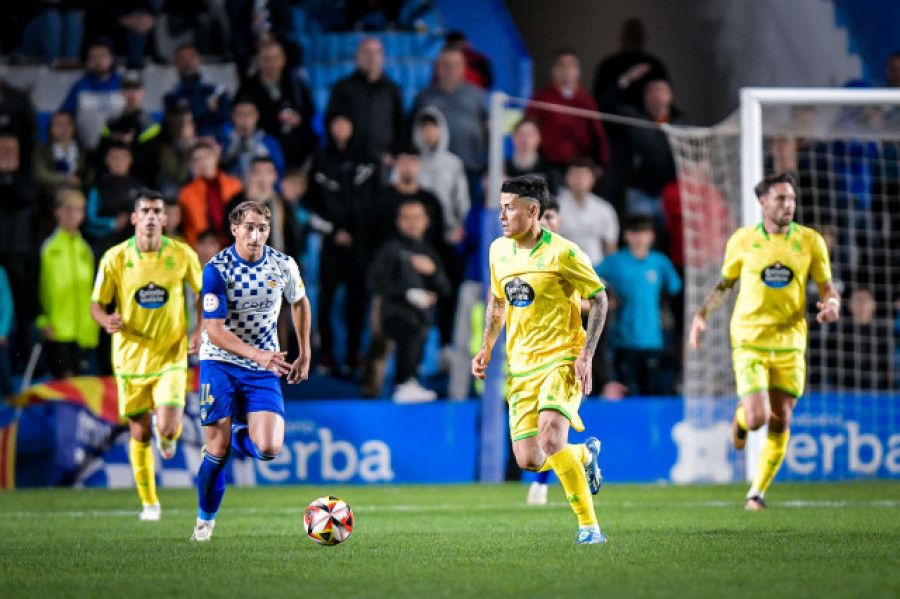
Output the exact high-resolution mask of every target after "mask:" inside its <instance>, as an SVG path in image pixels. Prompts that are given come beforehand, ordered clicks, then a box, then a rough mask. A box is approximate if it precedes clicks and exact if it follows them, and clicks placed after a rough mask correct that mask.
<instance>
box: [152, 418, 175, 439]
mask: <svg viewBox="0 0 900 599" xmlns="http://www.w3.org/2000/svg"><path fill="white" fill-rule="evenodd" d="M156 432H157V433H159V434H160V435H162V436H163V437H167V438H169V439H171V438H172V437H174V436H175V433H176V432H178V423H177V422H173V421H166V422H160V423H159V425H158V426H157V427H156Z"/></svg>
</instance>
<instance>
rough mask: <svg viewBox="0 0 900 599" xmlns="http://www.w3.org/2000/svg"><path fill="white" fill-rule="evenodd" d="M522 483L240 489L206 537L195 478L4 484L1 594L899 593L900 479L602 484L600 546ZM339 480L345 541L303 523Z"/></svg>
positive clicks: (555, 492)
mask: <svg viewBox="0 0 900 599" xmlns="http://www.w3.org/2000/svg"><path fill="white" fill-rule="evenodd" d="M550 491H551V492H550V496H551V497H550V501H551V503H550V505H548V506H546V507H543V506H542V507H534V506H526V505H525V503H524V499H525V494H526V487H525V486H524V485H521V484H505V485H483V486H482V485H460V486H392V487H329V488H322V487H277V488H253V489H249V488H229V489H228V491H227V493H226V495H225V502H224V504H223V507H222V510H221V512H220V513H219V517H218V520H217V523H216V531H215V535H214V536H213V539H212V541H211V542H210V543H207V544H196V543H191V542H189V541H188V538H189V537H190V534H191V531H192V528H193V525H194V517H195V510H196V503H195V502H196V498H195V493H194V492H193V491H191V490H188V489H185V490H168V489H163V490H162V491H161V493H160V496H161V501H162V504H163V519H162V520H161V521H160V522H157V523H151V522H140V521H138V518H137V509H136V506H135V504H136V503H137V496H136V494H135V493H134V491H131V490H128V491H124V490H123V491H109V490H66V489H57V490H19V491H13V492H8V493H2V494H0V597H9V598H25V597H41V598H44V597H92V598H93V597H117V598H118V597H153V598H159V599H169V598H172V597H210V598H211V597H246V598H251V597H253V598H256V597H490V598H491V599H494V598H498V597H516V598H517V599H522V598H524V597H541V598H543V597H572V598H576V597H578V598H580V597H679V598H684V597H727V598H732V597H753V598H754V599H759V598H766V597H772V598H774V597H790V598H792V599H793V598H797V597H816V598H823V597H867V598H869V597H900V483H898V482H865V483H842V484H776V485H775V486H774V487H773V489H772V490H771V491H770V493H769V502H770V509H769V510H768V511H766V512H760V513H753V512H745V511H743V510H742V509H741V499H742V498H743V493H744V487H743V486H740V487H739V486H733V485H732V486H691V487H673V486H649V485H648V486H641V485H606V486H605V487H604V488H603V489H602V490H601V491H600V494H599V495H598V496H597V497H596V498H595V501H596V503H595V507H596V510H597V513H598V515H599V518H600V523H601V526H602V528H603V530H604V532H605V533H606V534H607V536H608V537H609V542H608V543H606V544H605V545H594V546H576V545H574V543H573V540H574V537H575V528H576V526H575V519H574V515H573V514H572V513H571V512H570V510H569V507H568V505H566V504H565V501H564V497H563V493H562V490H561V489H560V488H559V487H558V486H556V487H555V488H553V487H551V490H550ZM326 494H335V495H339V496H341V497H342V498H344V499H345V500H346V501H347V502H348V503H349V504H350V506H351V507H352V508H353V511H354V516H355V520H356V526H355V528H354V531H353V534H352V535H351V537H350V539H349V540H348V541H347V542H345V543H344V544H343V545H340V546H337V547H320V546H317V545H315V544H313V543H312V542H311V541H309V540H308V539H307V538H306V536H305V534H304V532H303V510H304V508H305V507H306V505H307V504H308V503H309V502H310V501H311V500H312V499H314V498H316V497H318V496H321V495H326Z"/></svg>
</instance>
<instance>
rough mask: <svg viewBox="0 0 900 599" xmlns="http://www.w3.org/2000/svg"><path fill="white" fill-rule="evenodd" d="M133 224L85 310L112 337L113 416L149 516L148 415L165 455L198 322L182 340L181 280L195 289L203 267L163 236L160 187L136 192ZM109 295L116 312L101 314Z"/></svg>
mask: <svg viewBox="0 0 900 599" xmlns="http://www.w3.org/2000/svg"><path fill="white" fill-rule="evenodd" d="M131 222H132V224H133V225H134V226H135V235H134V237H132V238H131V239H129V240H128V241H125V242H123V243H120V244H119V245H116V246H113V247H112V248H110V249H109V250H108V251H107V252H106V253H105V254H104V255H103V258H101V260H100V266H99V267H98V269H97V278H96V281H95V282H94V291H93V296H92V301H91V316H92V317H93V318H94V320H96V321H97V323H98V324H99V325H100V326H102V327H103V328H104V329H106V331H107V332H108V333H109V334H110V335H112V339H113V372H115V376H116V384H117V387H118V391H119V414H120V415H121V416H122V417H124V418H128V421H129V428H130V431H131V442H130V446H129V451H128V457H129V459H130V461H131V467H132V470H133V471H134V480H135V483H136V484H137V490H138V495H140V497H141V502H142V503H143V506H144V507H143V510H142V511H141V514H140V518H141V520H151V521H152V520H159V517H160V507H159V498H158V497H157V495H156V474H155V472H154V462H153V454H152V451H151V449H150V440H151V438H152V428H151V418H150V416H151V414H152V413H153V412H154V411H155V413H156V440H157V448H158V449H159V453H160V455H161V456H162V457H163V458H164V459H168V458H171V457H172V456H173V455H175V449H176V441H177V439H178V437H179V435H180V434H181V417H182V415H183V413H184V396H185V386H186V383H187V356H188V353H196V351H197V350H198V348H199V347H200V330H199V328H198V330H197V331H195V332H194V334H193V335H191V337H190V339H188V335H187V319H186V318H185V292H184V286H185V283H186V284H187V285H189V286H190V288H191V289H192V290H193V291H194V292H195V293H198V294H199V292H200V288H201V284H202V271H201V270H200V261H199V259H198V258H197V254H196V253H194V250H192V249H191V248H190V247H189V246H188V245H187V244H184V243H181V242H179V241H175V240H173V239H169V238H168V237H165V236H163V234H162V231H163V227H164V226H165V224H166V207H165V202H164V201H163V196H162V195H161V194H160V193H159V192H158V191H153V190H143V191H141V192H140V193H139V194H138V196H137V198H136V200H135V202H134V212H133V213H132V214H131ZM113 301H114V302H115V306H116V309H115V312H113V313H112V314H107V313H106V307H107V305H109V304H110V303H112V302H113ZM197 304H198V305H199V304H200V302H199V301H198V302H197Z"/></svg>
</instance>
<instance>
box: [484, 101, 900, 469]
mask: <svg viewBox="0 0 900 599" xmlns="http://www.w3.org/2000/svg"><path fill="white" fill-rule="evenodd" d="M742 100H743V105H744V106H743V109H742V111H741V112H740V113H738V112H736V113H735V114H734V115H733V116H732V117H731V118H729V119H726V120H725V121H724V122H723V123H721V124H719V125H717V126H715V127H709V128H699V127H676V126H664V127H663V130H664V131H665V134H666V135H667V137H668V139H669V143H670V146H671V149H672V153H673V157H674V160H675V165H676V171H677V183H678V190H679V192H680V193H679V195H680V214H676V215H674V216H675V217H676V219H675V221H674V222H677V221H678V219H680V221H681V232H682V234H683V248H684V284H685V298H684V318H685V322H686V323H687V325H686V326H689V323H690V318H691V316H692V315H693V314H694V313H695V312H696V310H697V309H698V307H699V306H700V304H701V303H702V302H703V300H704V298H705V296H706V294H707V293H708V292H709V290H710V289H711V288H712V287H713V285H714V284H715V283H716V281H718V279H719V278H720V276H721V275H720V271H721V266H722V259H723V256H724V251H725V244H726V242H727V240H728V238H729V236H730V235H731V234H732V233H733V232H734V231H735V229H736V228H737V227H739V226H745V225H751V224H756V223H758V222H760V220H761V214H760V213H759V209H758V203H757V200H756V198H755V197H754V195H753V192H752V189H753V186H754V185H755V184H756V183H757V182H758V181H759V179H761V178H762V176H763V174H768V173H771V172H780V171H787V170H789V171H792V172H794V173H795V175H796V176H797V178H798V189H797V194H798V200H797V210H796V215H795V221H796V222H797V223H799V224H801V225H806V226H809V227H813V228H815V229H816V230H818V231H820V232H821V233H822V235H823V237H824V238H825V240H826V243H827V245H828V248H829V252H830V255H831V260H832V270H833V278H834V283H835V286H836V287H837V289H838V291H839V292H840V293H841V296H842V298H843V307H842V314H841V320H840V322H839V323H837V324H833V325H821V324H819V323H817V322H816V318H815V315H816V311H817V310H816V301H817V300H818V290H817V289H816V286H815V283H813V282H812V281H810V282H809V285H808V288H807V298H808V307H807V319H808V321H809V347H808V351H807V363H808V369H807V386H806V392H805V394H804V397H803V398H802V399H801V401H800V402H799V404H798V406H797V410H796V412H795V423H796V424H797V425H798V426H797V427H796V428H795V429H794V430H795V433H796V434H794V436H793V437H792V439H791V445H790V446H789V450H788V459H787V460H786V463H787V464H788V467H784V468H782V473H781V474H780V475H779V478H780V479H783V478H795V479H807V478H829V477H831V478H834V477H839V478H846V477H854V476H864V475H885V474H887V475H892V476H897V475H898V474H900V435H897V434H894V433H896V432H900V405H898V402H896V401H892V400H891V399H890V396H889V394H890V393H892V392H893V391H894V390H895V388H896V387H897V375H898V369H897V367H896V365H895V348H894V345H895V343H894V339H893V337H894V331H895V327H897V326H900V320H898V318H897V313H898V308H900V270H898V267H897V266H896V264H897V258H894V256H898V255H900V253H898V252H900V92H896V91H887V90H860V89H854V90H838V89H834V90H821V89H818V90H812V89H809V90H744V94H743V96H742ZM526 105H528V101H527V100H523V99H511V98H506V97H502V95H498V96H495V97H494V99H493V107H492V108H493V110H492V118H493V119H494V121H493V124H494V126H492V134H493V135H494V140H493V143H492V155H491V161H490V165H491V181H490V184H489V185H490V187H489V189H491V190H493V189H499V182H500V178H501V173H502V155H503V143H504V139H503V133H502V132H508V131H509V129H510V124H511V123H513V122H515V120H516V118H517V116H520V115H521V114H522V110H523V108H524V107H525V106H526ZM532 105H533V104H532ZM542 109H545V110H556V108H554V107H552V106H543V107H542ZM569 112H570V113H578V114H580V115H581V116H584V117H585V118H602V120H603V121H604V122H605V123H610V122H613V123H615V124H616V125H617V126H619V127H626V128H627V127H647V126H656V125H655V124H649V123H647V122H636V121H633V120H631V119H623V118H621V117H617V116H614V115H605V114H604V115H600V114H599V113H589V112H587V111H571V110H570V111H569ZM498 129H499V130H500V131H502V132H498ZM623 216H624V214H620V217H623ZM668 216H669V217H671V216H672V215H668ZM892 258H893V259H892ZM733 300H734V298H733V295H732V297H731V298H730V300H729V301H728V302H726V305H724V306H722V308H720V309H719V310H718V311H716V312H715V313H714V314H713V315H712V316H711V317H710V318H709V319H708V323H707V324H708V329H707V331H706V333H705V335H704V337H703V347H702V349H700V350H694V349H691V348H686V349H685V350H684V351H683V368H682V375H681V379H680V380H681V386H680V389H681V392H682V395H683V401H684V412H685V418H684V422H683V424H684V426H685V427H686V432H685V433H684V434H690V435H698V436H706V437H707V438H708V439H710V440H709V441H708V444H709V446H707V447H706V448H705V449H704V450H703V451H705V452H707V454H709V455H721V454H725V453H727V459H725V460H722V459H719V458H716V461H717V463H718V467H717V468H716V469H715V471H711V470H710V471H706V472H704V471H703V468H695V469H694V471H692V472H684V473H679V472H677V471H676V469H673V472H672V479H673V480H675V481H676V482H679V481H684V482H690V481H699V480H711V481H719V482H724V481H727V480H739V479H741V478H743V477H746V476H750V475H752V471H753V469H754V468H755V464H756V452H754V450H753V447H754V446H756V447H758V446H759V444H760V443H761V438H764V436H762V435H760V434H759V433H757V434H756V435H755V436H754V437H753V438H751V443H750V449H751V450H750V451H748V452H747V453H746V456H745V455H742V454H738V453H737V452H734V451H733V450H732V449H731V448H730V421H731V417H732V414H733V412H734V408H735V405H736V401H737V397H736V394H735V384H734V371H733V368H732V361H731V346H730V336H729V323H730V319H731V312H732V307H733V303H734V301H733ZM895 323H896V324H895ZM675 343H677V344H678V343H680V344H681V345H682V346H684V345H686V339H684V338H682V339H679V340H675ZM677 434H679V431H673V436H674V435H677ZM892 443H893V444H894V445H896V446H897V447H894V445H892ZM892 448H893V449H892ZM700 453H701V454H702V453H703V452H702V451H701V452H700ZM894 454H897V455H894ZM891 456H893V457H891ZM695 461H697V460H695ZM726 464H727V467H725V465H726Z"/></svg>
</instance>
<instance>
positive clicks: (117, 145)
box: [103, 141, 131, 156]
mask: <svg viewBox="0 0 900 599" xmlns="http://www.w3.org/2000/svg"><path fill="white" fill-rule="evenodd" d="M113 150H125V151H126V152H128V153H129V154H131V146H129V145H128V144H127V143H125V142H122V141H112V142H110V143H109V145H108V146H106V152H104V153H103V155H104V156H107V155H109V153H110V152H112V151H113Z"/></svg>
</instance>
